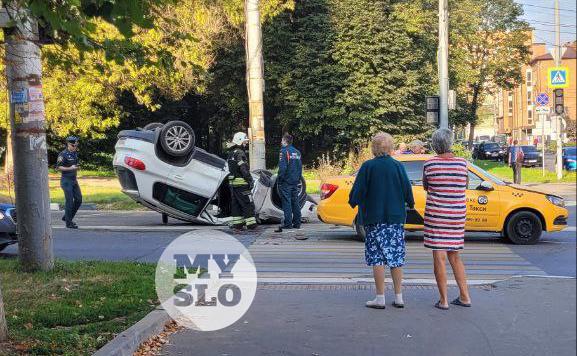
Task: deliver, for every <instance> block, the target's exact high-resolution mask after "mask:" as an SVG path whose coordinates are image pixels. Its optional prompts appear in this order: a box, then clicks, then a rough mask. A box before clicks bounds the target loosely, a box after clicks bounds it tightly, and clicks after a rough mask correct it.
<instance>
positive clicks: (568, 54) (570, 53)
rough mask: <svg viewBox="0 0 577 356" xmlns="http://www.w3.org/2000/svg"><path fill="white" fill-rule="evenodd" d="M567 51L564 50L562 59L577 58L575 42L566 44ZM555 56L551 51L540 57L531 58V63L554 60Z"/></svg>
mask: <svg viewBox="0 0 577 356" xmlns="http://www.w3.org/2000/svg"><path fill="white" fill-rule="evenodd" d="M564 49H565V51H564V52H563V57H561V58H562V59H576V58H577V51H575V42H573V43H571V44H570V45H566V46H565V47H564ZM552 60H553V56H552V55H551V53H545V54H543V55H540V56H538V57H535V58H533V59H532V60H531V63H535V62H538V61H552Z"/></svg>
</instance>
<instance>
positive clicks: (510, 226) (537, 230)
mask: <svg viewBox="0 0 577 356" xmlns="http://www.w3.org/2000/svg"><path fill="white" fill-rule="evenodd" d="M542 233H543V224H542V223H541V219H539V217H538V216H537V215H535V214H534V213H532V212H530V211H519V212H516V213H514V214H513V215H511V216H510V217H509V219H507V223H506V226H505V231H504V236H506V238H507V239H508V240H509V241H511V242H512V243H514V244H516V245H534V244H536V243H537V242H539V239H540V238H541V234H542Z"/></svg>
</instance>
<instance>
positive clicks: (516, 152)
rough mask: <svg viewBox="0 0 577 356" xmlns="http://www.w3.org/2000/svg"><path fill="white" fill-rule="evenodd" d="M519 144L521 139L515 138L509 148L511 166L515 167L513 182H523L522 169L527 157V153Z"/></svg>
mask: <svg viewBox="0 0 577 356" xmlns="http://www.w3.org/2000/svg"><path fill="white" fill-rule="evenodd" d="M518 144H519V141H517V140H514V141H513V145H512V146H511V147H510V148H509V166H510V167H511V168H512V169H513V182H514V183H515V184H521V170H522V168H523V160H524V159H525V154H524V153H523V150H522V149H521V146H518Z"/></svg>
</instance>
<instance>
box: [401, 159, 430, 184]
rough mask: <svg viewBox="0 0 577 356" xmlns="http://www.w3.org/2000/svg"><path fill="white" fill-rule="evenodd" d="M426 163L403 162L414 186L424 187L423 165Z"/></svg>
mask: <svg viewBox="0 0 577 356" xmlns="http://www.w3.org/2000/svg"><path fill="white" fill-rule="evenodd" d="M424 163H425V162H424V161H407V162H402V164H403V166H404V167H405V170H406V171H407V175H408V176H409V180H410V181H411V184H413V185H423V164H424Z"/></svg>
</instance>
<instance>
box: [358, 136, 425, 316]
mask: <svg viewBox="0 0 577 356" xmlns="http://www.w3.org/2000/svg"><path fill="white" fill-rule="evenodd" d="M393 145H394V143H393V138H392V137H391V135H389V134H387V133H384V132H381V133H378V134H376V135H375V137H373V140H372V147H371V148H372V151H373V155H374V156H375V158H373V159H371V160H369V161H366V162H365V163H363V165H362V166H361V169H360V170H359V173H358V174H357V177H356V178H355V183H354V185H353V188H352V190H351V192H350V195H349V205H350V206H351V207H352V208H353V209H354V208H355V207H357V206H358V207H359V212H358V215H357V219H358V222H359V224H361V225H363V226H364V228H365V231H366V237H365V261H366V263H367V265H368V266H372V267H373V277H374V279H375V286H376V289H377V295H376V297H375V299H373V300H369V301H368V302H366V304H365V305H366V307H368V308H375V309H385V266H389V267H390V268H391V275H392V277H393V284H394V288H395V301H394V302H393V306H394V307H396V308H403V307H404V306H405V304H404V301H403V292H402V282H403V270H402V267H403V266H404V264H405V254H406V251H405V229H404V224H405V220H406V218H407V210H406V207H409V208H411V209H412V208H414V206H415V200H414V198H413V190H412V187H411V183H410V181H409V177H408V175H407V172H406V171H405V167H404V166H403V165H402V164H401V163H399V162H398V161H396V160H395V159H393V158H392V157H391V153H392V151H393Z"/></svg>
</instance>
